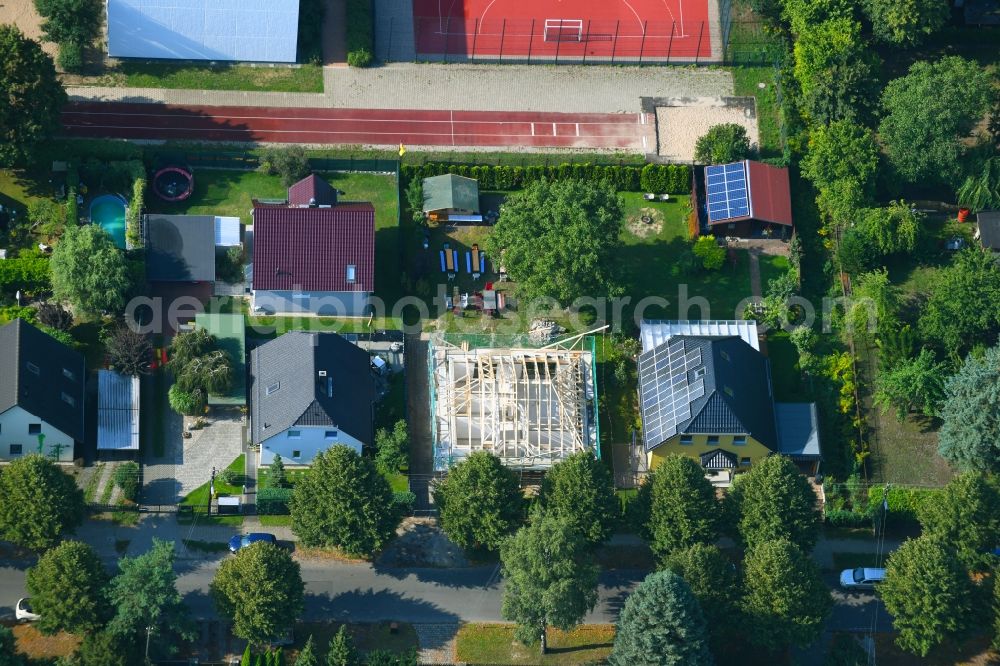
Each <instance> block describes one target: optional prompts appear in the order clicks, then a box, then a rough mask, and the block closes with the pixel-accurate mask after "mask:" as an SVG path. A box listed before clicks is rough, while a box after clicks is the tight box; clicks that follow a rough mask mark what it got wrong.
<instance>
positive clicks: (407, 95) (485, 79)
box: [0, 0, 733, 113]
mask: <svg viewBox="0 0 1000 666" xmlns="http://www.w3.org/2000/svg"><path fill="white" fill-rule="evenodd" d="M0 1H4V0H0ZM323 78H324V88H325V90H326V92H325V93H323V94H318V93H267V92H241V91H228V90H160V89H153V88H100V87H75V88H70V89H69V90H68V92H69V95H70V99H72V100H74V101H113V102H147V103H167V104H181V105H210V106H270V107H312V108H315V107H328V108H355V109H358V108H360V109H453V110H456V111H564V112H568V113H635V112H638V111H639V109H640V102H639V98H640V97H663V98H699V97H720V96H727V95H732V94H733V79H732V76H731V75H730V73H729V72H726V71H722V70H716V69H694V68H677V67H597V66H593V67H591V66H587V67H584V66H559V67H548V66H539V65H427V64H424V65H414V64H411V63H397V64H393V65H388V66H385V67H374V68H371V69H353V68H346V67H327V68H324V70H323Z"/></svg>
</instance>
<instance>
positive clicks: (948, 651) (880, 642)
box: [875, 633, 1000, 666]
mask: <svg viewBox="0 0 1000 666" xmlns="http://www.w3.org/2000/svg"><path fill="white" fill-rule="evenodd" d="M895 640H896V634H888V633H886V634H875V656H876V659H877V660H878V663H879V664H880V666H910V665H911V664H916V663H919V664H922V666H987V665H988V664H996V663H997V662H998V660H1000V654H998V653H997V652H996V651H994V650H991V649H990V639H989V636H984V635H978V636H972V637H971V638H967V639H965V640H963V641H959V642H957V641H953V640H948V641H945V642H944V643H942V644H941V645H939V646H937V647H936V648H934V649H933V650H931V652H930V654H928V655H927V656H926V657H917V656H915V655H913V654H911V653H909V652H904V651H903V650H902V649H900V648H899V646H898V645H896V643H895Z"/></svg>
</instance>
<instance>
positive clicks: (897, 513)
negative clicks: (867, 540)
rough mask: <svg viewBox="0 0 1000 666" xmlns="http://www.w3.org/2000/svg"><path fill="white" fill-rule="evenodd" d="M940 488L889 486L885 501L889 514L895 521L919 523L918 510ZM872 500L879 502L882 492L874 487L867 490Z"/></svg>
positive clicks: (931, 499) (932, 497)
mask: <svg viewBox="0 0 1000 666" xmlns="http://www.w3.org/2000/svg"><path fill="white" fill-rule="evenodd" d="M939 492H940V490H931V489H921V488H897V487H895V486H889V493H888V494H887V495H886V501H887V502H888V504H889V516H890V519H893V520H895V521H897V522H906V523H919V522H920V511H921V509H922V507H923V505H924V504H925V503H927V502H929V501H933V499H934V497H935V496H936V495H937V494H938V493H939ZM868 495H869V497H871V498H872V501H873V502H876V501H878V502H880V501H881V499H880V498H881V495H882V493H881V492H880V491H878V490H877V489H875V488H872V489H870V490H869V491H868Z"/></svg>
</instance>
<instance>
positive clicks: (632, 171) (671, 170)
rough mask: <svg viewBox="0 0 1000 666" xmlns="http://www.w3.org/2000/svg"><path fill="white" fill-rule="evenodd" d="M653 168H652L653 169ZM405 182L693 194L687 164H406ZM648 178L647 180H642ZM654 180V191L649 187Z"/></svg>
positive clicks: (480, 186) (510, 187) (503, 188)
mask: <svg viewBox="0 0 1000 666" xmlns="http://www.w3.org/2000/svg"><path fill="white" fill-rule="evenodd" d="M650 167H652V168H650ZM401 173H402V177H403V180H404V181H405V182H406V183H409V182H410V181H411V180H412V179H414V178H419V179H424V178H430V177H431V176H440V175H443V174H446V173H453V174H456V175H459V176H466V177H468V178H475V179H476V180H478V181H479V189H481V190H519V189H521V188H522V187H524V186H525V185H528V184H530V183H533V182H536V181H539V180H547V181H550V182H553V181H561V180H607V181H609V182H610V183H611V185H612V187H614V188H615V189H616V190H618V191H619V192H639V191H640V190H649V191H655V192H670V193H672V194H688V193H690V192H691V167H689V166H687V165H686V164H647V165H646V166H644V167H639V166H635V165H618V164H566V163H564V164H560V165H558V166H540V165H538V166H528V167H521V166H494V165H478V164H477V165H468V164H446V163H444V162H428V163H427V164H404V165H403V166H402V169H401ZM644 178H646V180H645V181H644V180H643V179H644ZM650 178H652V179H653V184H655V185H657V187H655V188H650V187H647V185H649V184H650V182H648V181H649V179H650Z"/></svg>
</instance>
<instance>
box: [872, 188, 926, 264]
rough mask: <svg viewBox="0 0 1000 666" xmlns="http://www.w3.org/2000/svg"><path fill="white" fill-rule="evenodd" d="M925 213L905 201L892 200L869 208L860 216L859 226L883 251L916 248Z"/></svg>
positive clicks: (895, 252) (894, 252)
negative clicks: (877, 206)
mask: <svg viewBox="0 0 1000 666" xmlns="http://www.w3.org/2000/svg"><path fill="white" fill-rule="evenodd" d="M922 223H923V215H922V214H921V213H918V212H916V211H915V210H913V207H912V206H910V205H909V204H907V203H906V202H905V201H893V202H891V203H890V204H889V205H888V206H886V207H885V208H868V209H866V210H865V211H863V214H862V216H861V223H860V225H859V226H860V229H861V230H862V231H863V232H864V233H865V234H866V235H867V236H868V237H869V238H870V239H871V240H872V243H873V244H874V245H875V247H876V248H878V250H879V252H881V253H882V254H884V255H886V254H898V253H904V252H913V250H915V249H916V247H917V241H918V240H919V237H920V232H921V230H922V226H921V225H922Z"/></svg>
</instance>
